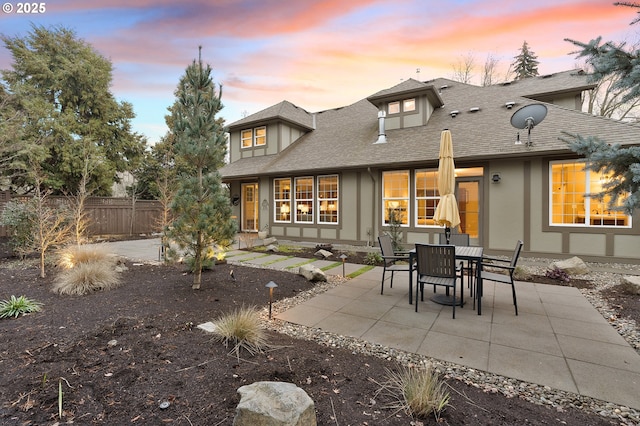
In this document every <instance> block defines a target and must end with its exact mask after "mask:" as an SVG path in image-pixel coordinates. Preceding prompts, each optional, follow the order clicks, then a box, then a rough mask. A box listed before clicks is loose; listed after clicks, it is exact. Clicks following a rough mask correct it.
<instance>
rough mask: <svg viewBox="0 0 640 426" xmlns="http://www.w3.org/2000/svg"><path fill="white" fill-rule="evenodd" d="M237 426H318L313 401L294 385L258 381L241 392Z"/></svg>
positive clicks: (243, 388) (237, 410)
mask: <svg viewBox="0 0 640 426" xmlns="http://www.w3.org/2000/svg"><path fill="white" fill-rule="evenodd" d="M238 393H239V394H240V403H239V404H238V406H237V407H236V416H235V418H234V419H233V424H234V426H316V425H317V420H316V411H315V405H314V403H313V400H312V399H311V398H310V397H309V395H307V393H306V392H305V391H304V390H303V389H301V388H299V387H298V386H296V385H294V384H293V383H283V382H256V383H253V384H251V385H246V386H242V387H240V388H239V389H238Z"/></svg>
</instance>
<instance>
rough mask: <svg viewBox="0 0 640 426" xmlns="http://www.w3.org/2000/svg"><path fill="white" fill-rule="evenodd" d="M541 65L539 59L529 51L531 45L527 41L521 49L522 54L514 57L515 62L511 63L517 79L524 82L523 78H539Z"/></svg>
mask: <svg viewBox="0 0 640 426" xmlns="http://www.w3.org/2000/svg"><path fill="white" fill-rule="evenodd" d="M539 63H540V62H538V57H537V56H536V55H535V53H533V52H532V51H531V50H529V45H528V44H527V42H526V41H525V42H524V43H522V47H521V48H520V54H519V55H518V56H514V61H513V62H512V63H511V68H512V69H513V72H514V73H515V79H516V80H522V79H523V78H529V77H535V76H537V75H538V64H539Z"/></svg>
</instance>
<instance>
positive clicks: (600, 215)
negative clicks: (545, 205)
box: [549, 161, 631, 227]
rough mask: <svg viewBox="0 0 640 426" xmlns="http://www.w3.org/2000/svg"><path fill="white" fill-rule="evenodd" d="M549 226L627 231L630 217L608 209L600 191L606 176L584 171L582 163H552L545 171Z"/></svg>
mask: <svg viewBox="0 0 640 426" xmlns="http://www.w3.org/2000/svg"><path fill="white" fill-rule="evenodd" d="M549 173H550V178H549V183H550V185H551V188H550V190H549V194H550V203H549V204H550V209H551V212H550V224H551V225H565V226H566V225H573V226H588V227H600V226H618V227H630V226H631V217H630V216H629V215H627V214H625V213H624V212H623V211H620V210H612V209H610V208H609V201H610V199H611V198H610V197H608V196H605V197H604V198H602V199H599V198H597V197H595V196H592V195H591V194H594V195H595V194H598V193H600V192H601V191H602V188H603V184H604V183H605V182H606V181H607V179H608V176H607V175H605V174H603V173H597V172H594V171H592V170H588V169H587V168H586V164H585V162H584V161H554V162H551V163H550V167H549Z"/></svg>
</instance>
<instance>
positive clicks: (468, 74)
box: [452, 53, 476, 84]
mask: <svg viewBox="0 0 640 426" xmlns="http://www.w3.org/2000/svg"><path fill="white" fill-rule="evenodd" d="M475 62H476V60H475V57H474V55H473V53H467V55H466V56H461V57H460V58H459V59H458V62H456V63H455V64H453V77H452V78H453V80H455V81H459V82H460V83H465V84H470V83H471V79H473V69H474V68H475Z"/></svg>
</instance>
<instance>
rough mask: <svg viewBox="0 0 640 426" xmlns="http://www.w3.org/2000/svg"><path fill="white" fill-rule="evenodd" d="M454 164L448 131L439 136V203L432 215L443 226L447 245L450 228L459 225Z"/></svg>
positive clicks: (451, 143)
mask: <svg viewBox="0 0 640 426" xmlns="http://www.w3.org/2000/svg"><path fill="white" fill-rule="evenodd" d="M455 168H456V166H455V164H454V162H453V142H452V140H451V132H450V131H449V130H448V129H445V130H443V131H442V134H441V135H440V155H439V156H438V191H439V192H440V202H438V206H437V207H436V211H435V213H434V214H433V220H434V221H435V222H436V223H437V224H438V225H444V227H445V230H444V232H445V235H446V238H447V244H449V237H450V236H451V228H455V227H456V226H458V225H460V212H459V211H458V202H457V200H456V196H455V194H454V191H455V188H456V176H455Z"/></svg>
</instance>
